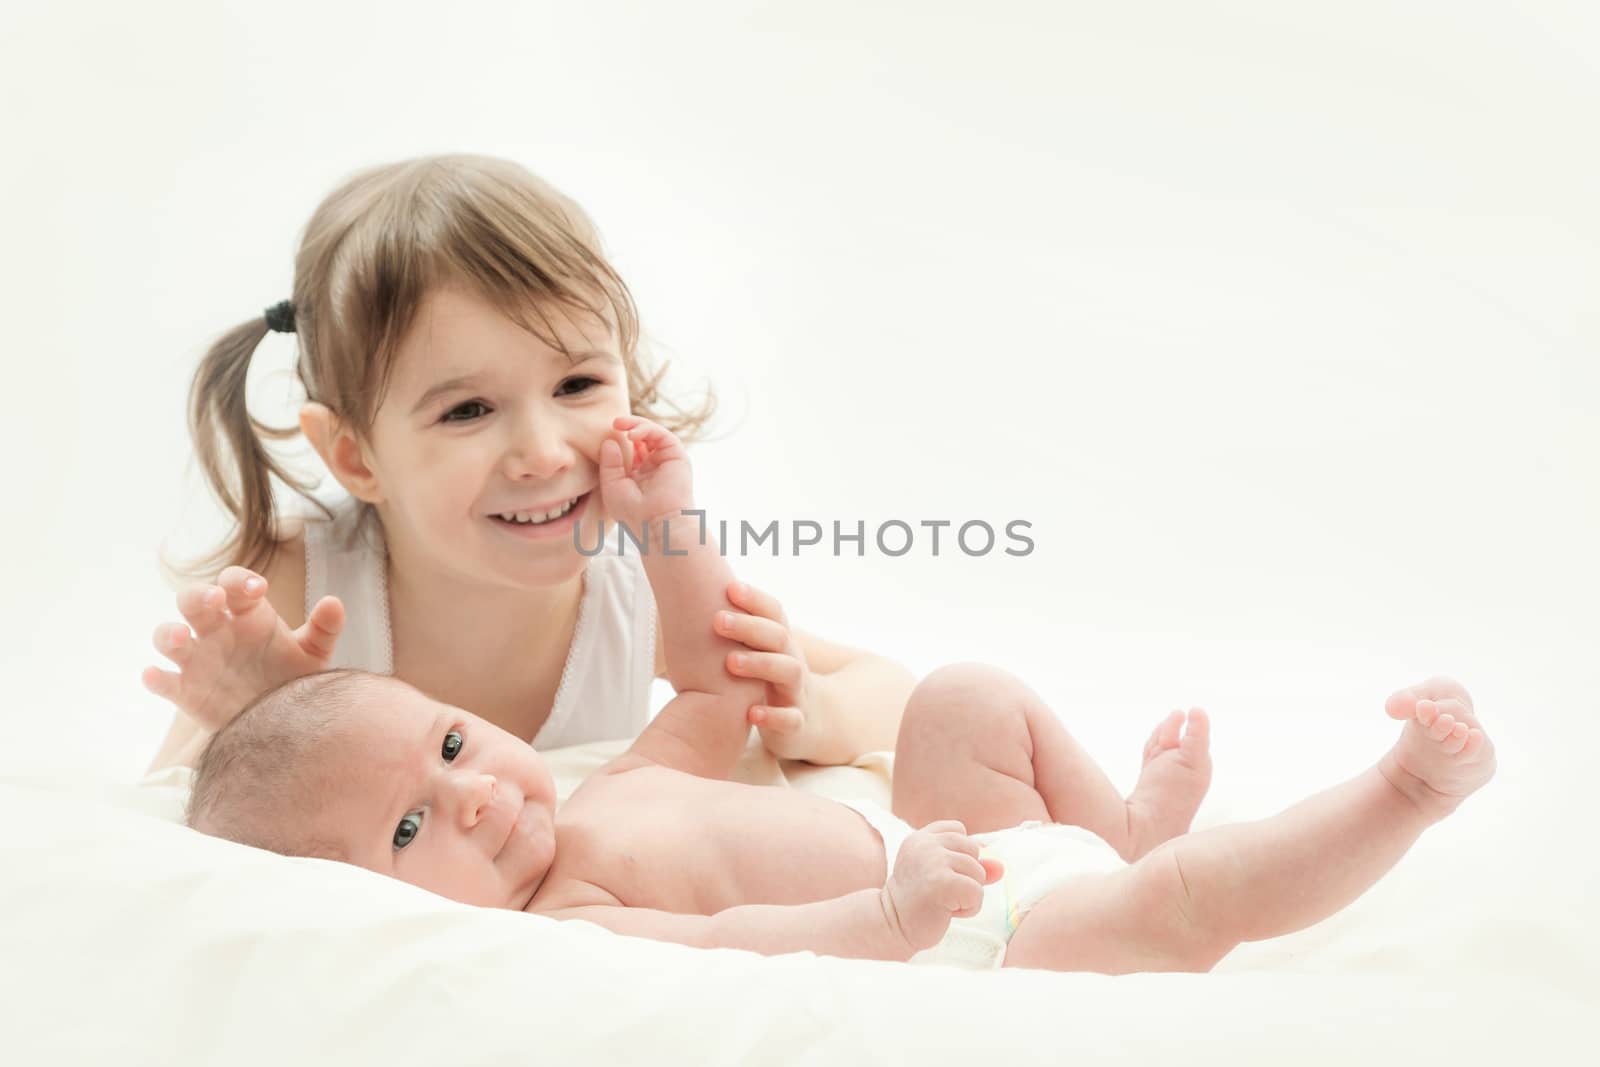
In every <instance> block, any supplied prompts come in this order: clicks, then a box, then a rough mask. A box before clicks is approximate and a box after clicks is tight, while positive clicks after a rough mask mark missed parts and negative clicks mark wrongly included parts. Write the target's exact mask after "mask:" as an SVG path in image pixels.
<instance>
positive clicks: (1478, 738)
mask: <svg viewBox="0 0 1600 1067" xmlns="http://www.w3.org/2000/svg"><path fill="white" fill-rule="evenodd" d="M1483 743H1484V735H1483V731H1482V730H1480V729H1478V728H1477V727H1476V726H1474V727H1472V728H1471V729H1470V730H1468V731H1467V743H1466V744H1465V745H1463V746H1462V747H1461V758H1462V759H1471V758H1472V757H1474V756H1476V755H1477V754H1478V753H1479V752H1481V751H1482V750H1483Z"/></svg>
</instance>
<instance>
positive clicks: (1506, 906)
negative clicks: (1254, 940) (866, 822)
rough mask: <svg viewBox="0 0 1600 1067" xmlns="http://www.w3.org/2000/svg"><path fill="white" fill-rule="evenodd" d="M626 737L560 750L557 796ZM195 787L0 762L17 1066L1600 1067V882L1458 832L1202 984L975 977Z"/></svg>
mask: <svg viewBox="0 0 1600 1067" xmlns="http://www.w3.org/2000/svg"><path fill="white" fill-rule="evenodd" d="M618 747H619V746H618V745H616V744H604V745H588V746H581V747H579V748H575V749H568V750H564V751H562V752H557V753H551V754H549V756H550V758H551V765H552V767H553V768H554V769H555V771H556V774H557V781H558V784H559V785H560V787H561V790H562V792H563V795H566V794H569V793H570V791H571V789H572V788H574V787H575V786H576V784H577V783H578V782H579V781H581V780H582V777H583V776H584V774H586V773H588V772H589V771H591V770H593V769H594V768H595V767H597V766H599V765H600V764H601V763H603V762H604V761H605V760H606V759H608V758H610V757H611V756H612V755H614V754H615V752H616V751H617V750H618ZM890 768H891V760H890V758H889V757H887V756H875V757H868V758H867V759H864V760H863V761H862V763H861V765H860V766H858V767H855V768H830V769H826V770H818V769H814V768H805V767H803V766H802V765H795V764H784V765H783V766H782V767H781V768H780V767H779V765H778V764H777V763H775V762H774V761H772V760H771V759H770V757H766V756H765V755H764V754H761V753H759V752H758V750H756V749H754V748H752V750H751V752H750V753H749V754H747V759H746V762H745V764H744V766H743V769H742V775H741V776H742V777H744V778H745V779H746V780H750V781H774V782H776V781H781V780H782V779H783V778H784V777H785V776H787V778H788V779H789V780H790V782H791V783H792V784H793V785H795V786H796V787H799V788H807V789H813V790H816V791H818V792H821V793H824V794H827V795H831V796H859V797H868V798H872V799H877V800H879V801H880V802H887V799H888V782H889V773H890ZM185 783H186V774H185V773H183V772H178V773H173V774H168V775H166V776H158V777H155V778H152V779H147V780H146V782H145V783H142V784H141V785H138V786H131V785H114V784H93V783H85V782H82V781H74V780H70V779H43V780H38V779H35V780H29V779H23V778H16V777H12V778H9V779H0V802H3V804H4V810H5V812H6V815H7V820H6V821H7V830H6V836H5V841H6V845H5V850H4V854H5V860H4V866H5V876H4V879H3V882H0V959H3V960H4V965H3V977H0V1016H3V1018H4V1021H5V1025H4V1027H3V1032H4V1033H5V1034H6V1035H7V1036H6V1038H5V1039H4V1040H5V1041H6V1042H8V1043H9V1047H6V1046H0V1049H3V1051H4V1052H5V1055H4V1056H3V1057H0V1058H3V1059H4V1060H5V1061H6V1062H10V1063H18V1064H21V1063H44V1062H50V1063H117V1064H142V1063H161V1064H191V1063H193V1064H200V1063H208V1064H220V1063H228V1064H251V1063H273V1064H276V1065H282V1064H285V1063H294V1062H313V1063H320V1062H361V1063H375V1062H385V1063H394V1064H409V1063H417V1064H423V1063H426V1064H443V1063H448V1064H467V1063H521V1062H528V1063H534V1062H537V1063H570V1062H585V1063H588V1062H596V1063H652V1064H660V1063H828V1064H836V1063H854V1062H859V1063H902V1062H903V1063H927V1062H955V1061H967V1062H970V1061H971V1060H972V1058H973V1057H975V1056H984V1057H993V1058H996V1059H1001V1060H1004V1061H1005V1062H1008V1063H1018V1062H1021V1063H1035V1062H1037V1063H1069V1062H1096V1063H1138V1064H1156V1063H1160V1062H1184V1063H1186V1064H1207V1063H1223V1062H1227V1063H1229V1064H1236V1063H1241V1062H1246V1063H1250V1062H1261V1063H1267V1062H1272V1063H1288V1062H1292V1063H1296V1064H1321V1063H1329V1064H1332V1063H1351V1062H1357V1061H1360V1060H1366V1061H1369V1062H1378V1063H1398V1062H1404V1061H1407V1060H1411V1061H1415V1062H1424V1061H1425V1062H1433V1061H1434V1058H1435V1057H1438V1058H1440V1059H1443V1058H1444V1057H1448V1058H1449V1062H1459V1063H1466V1062H1470V1063H1490V1062H1497V1063H1504V1062H1508V1061H1510V1060H1512V1058H1513V1057H1516V1058H1525V1057H1527V1056H1529V1055H1530V1054H1534V1055H1537V1056H1538V1057H1539V1058H1540V1060H1542V1061H1546V1062H1593V1060H1594V1055H1593V1054H1594V1038H1593V1033H1592V1027H1591V1023H1590V1019H1591V1017H1592V1013H1593V1009H1594V1007H1595V1006H1596V1004H1595V1002H1594V997H1593V992H1594V990H1595V988H1596V969H1595V960H1596V958H1597V954H1596V948H1597V938H1596V936H1595V930H1594V924H1593V923H1592V922H1590V921H1589V918H1588V914H1587V912H1586V911H1585V910H1584V908H1585V906H1586V903H1587V902H1586V901H1585V900H1584V899H1582V898H1583V896H1584V895H1585V891H1584V890H1585V887H1582V886H1574V887H1569V888H1571V889H1572V890H1573V892H1572V893H1570V894H1569V895H1568V896H1567V897H1565V898H1563V897H1562V896H1561V895H1560V894H1559V893H1557V894H1555V895H1553V896H1552V895H1551V894H1549V893H1546V894H1544V895H1543V897H1542V899H1543V900H1544V901H1545V903H1543V904H1542V905H1541V906H1540V907H1539V908H1537V909H1535V910H1533V911H1532V912H1529V911H1528V910H1527V908H1526V907H1525V906H1524V905H1525V903H1526V902H1525V901H1524V900H1522V899H1520V898H1519V897H1518V895H1517V894H1515V893H1511V894H1506V893H1501V892H1498V891H1496V892H1489V893H1482V892H1474V893H1470V894H1463V893H1451V892H1447V891H1443V890H1441V886H1449V885H1455V884H1458V883H1456V882H1453V881H1452V879H1457V878H1460V877H1463V876H1464V875H1465V876H1466V877H1471V873H1470V872H1471V870H1472V869H1473V867H1474V864H1476V865H1477V868H1478V869H1479V870H1480V871H1481V869H1482V858H1481V857H1478V858H1477V859H1469V860H1468V861H1467V862H1465V863H1464V864H1463V863H1457V862H1456V861H1455V860H1454V859H1452V854H1451V853H1450V852H1448V851H1446V850H1434V851H1431V852H1429V853H1428V854H1427V855H1426V856H1423V857H1420V858H1418V859H1417V861H1416V862H1413V859H1412V858H1411V857H1408V861H1407V862H1406V863H1403V864H1402V865H1401V867H1400V868H1399V869H1397V871H1396V872H1395V873H1394V874H1393V875H1392V876H1391V878H1390V879H1389V880H1388V881H1386V882H1385V883H1384V884H1383V885H1382V886H1380V887H1379V888H1378V889H1377V890H1374V892H1373V893H1371V894H1369V895H1368V896H1367V897H1365V898H1363V900H1362V901H1360V902H1358V903H1357V905H1356V906H1355V907H1353V908H1352V909H1350V910H1348V911H1347V912H1345V913H1344V914H1342V915H1341V916H1338V917H1336V918H1335V919H1333V920H1331V921H1330V922H1328V923H1324V924H1321V925H1320V926H1318V927H1315V928H1313V929H1312V930H1309V931H1306V932H1304V933H1302V934H1299V935H1296V936H1295V937H1292V938H1286V939H1282V940H1280V941H1278V942H1274V943H1271V944H1268V945H1258V946H1245V947H1243V948H1242V949H1240V950H1239V951H1238V952H1236V953H1235V954H1234V955H1233V956H1232V957H1230V958H1229V959H1228V960H1227V961H1225V962H1224V963H1223V965H1222V966H1221V967H1219V968H1218V970H1217V971H1216V972H1214V973H1213V974H1210V975H1170V974H1169V975H1132V976H1126V977H1118V978H1108V977H1103V976H1097V975H1067V974H1054V973H1048V972H1032V971H1030V972H1022V971H1001V972H998V973H973V972H966V971H960V970H954V969H946V968H932V967H912V966H908V965H903V964H888V963H879V962H872V961H857V960H840V959H834V958H829V957H819V956H815V955H813V954H811V953H797V954H792V955H788V956H783V957H775V958H763V957H761V956H757V955H755V954H752V953H747V952H741V951H734V950H714V951H705V950H695V949H690V948H686V947H683V946H678V945H671V944H665V943H659V942H650V941H644V940H639V939H634V938H624V937H620V936H617V935H614V934H611V933H610V932H608V931H605V930H602V929H600V928H599V927H596V926H593V925H591V924H588V923H577V922H566V923H562V922H557V921H554V920H551V919H547V918H544V917H541V916H529V915H522V914H517V913H512V912H504V911H495V910H486V909H475V908H471V907H467V906H464V905H460V904H456V903H454V902H452V901H448V900H444V899H442V898H439V897H435V896H433V895H431V894H429V893H426V892H423V891H422V890H419V889H416V888H413V887H411V886H407V885H404V884H402V883H399V882H395V881H392V880H389V879H386V878H383V877H381V876H378V875H373V874H370V873H368V872H365V871H361V870H357V869H354V868H350V867H345V866H342V865H339V864H334V863H329V862H325V861H318V860H299V859H285V858H283V857H278V856H273V855H270V854H267V853H263V852H259V851H256V850H253V849H247V848H243V847H241V846H237V845H234V844H231V843H229V842H224V841H219V840H214V839H210V838H206V837H203V836H201V835H199V834H195V833H193V832H192V831H189V830H187V829H186V828H184V827H182V826H181V825H175V823H176V820H177V818H178V816H179V813H180V811H181V804H182V798H183V795H184V786H185ZM1207 821H1208V822H1216V821H1222V813H1217V812H1213V813H1211V815H1210V816H1209V817H1208V819H1207ZM1457 868H1459V869H1457ZM1476 880H1477V882H1478V883H1480V884H1483V885H1487V884H1489V883H1491V882H1493V881H1494V880H1493V879H1488V878H1483V877H1479V878H1477V879H1476ZM1547 888H1548V887H1547ZM1552 900H1556V901H1564V902H1562V903H1557V904H1551V903H1550V901H1552Z"/></svg>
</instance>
